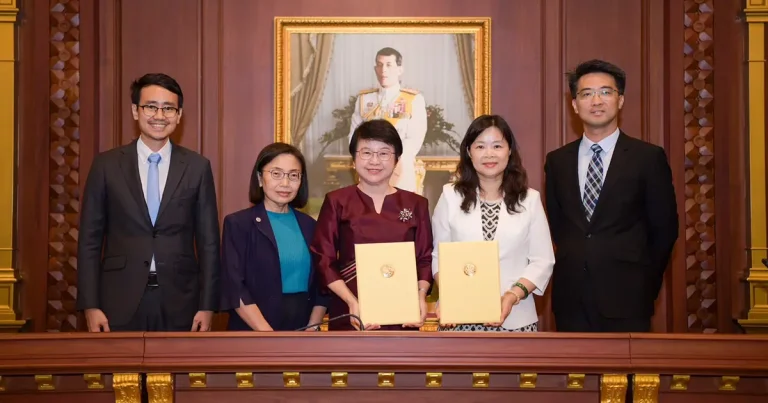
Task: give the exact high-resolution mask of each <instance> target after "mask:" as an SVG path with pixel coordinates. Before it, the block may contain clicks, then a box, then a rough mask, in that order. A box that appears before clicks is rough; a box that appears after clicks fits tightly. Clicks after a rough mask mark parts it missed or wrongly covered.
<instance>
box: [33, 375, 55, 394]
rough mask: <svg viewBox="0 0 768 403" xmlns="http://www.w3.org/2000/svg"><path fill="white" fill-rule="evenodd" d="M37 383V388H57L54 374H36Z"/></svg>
mask: <svg viewBox="0 0 768 403" xmlns="http://www.w3.org/2000/svg"><path fill="white" fill-rule="evenodd" d="M35 383H36V384H37V390H54V389H56V386H55V385H54V384H53V375H35Z"/></svg>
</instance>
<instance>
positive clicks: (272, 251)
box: [221, 203, 327, 330]
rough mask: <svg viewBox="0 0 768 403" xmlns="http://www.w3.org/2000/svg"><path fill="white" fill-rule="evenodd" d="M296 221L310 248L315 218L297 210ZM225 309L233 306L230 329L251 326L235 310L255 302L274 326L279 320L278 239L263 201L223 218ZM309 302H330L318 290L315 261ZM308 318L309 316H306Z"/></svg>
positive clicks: (242, 328) (310, 303)
mask: <svg viewBox="0 0 768 403" xmlns="http://www.w3.org/2000/svg"><path fill="white" fill-rule="evenodd" d="M294 213H295V214H296V221H298V223H299V228H301V232H302V234H303V235H304V241H305V242H306V244H307V248H309V244H310V243H311V242H312V237H313V236H314V233H315V219H314V218H312V217H310V216H308V215H306V214H304V213H302V212H300V211H296V210H294ZM221 262H222V285H223V290H222V303H221V309H222V310H231V312H230V315H229V324H228V326H227V327H228V328H229V329H230V330H252V329H251V328H250V326H248V325H247V324H246V323H245V321H243V320H242V319H241V318H240V316H239V315H238V314H237V313H236V312H234V309H235V308H239V307H240V299H242V300H243V303H244V304H245V305H250V304H256V306H258V307H259V310H260V311H261V314H262V315H264V319H266V321H267V323H269V325H270V326H272V327H273V328H274V327H276V325H277V324H278V323H280V314H281V312H282V311H281V298H282V294H283V292H282V290H283V280H282V276H281V274H280V273H281V272H280V256H279V254H278V251H277V241H276V240H275V234H274V232H272V225H271V224H270V223H269V216H268V215H267V211H266V209H265V208H264V204H263V203H259V204H257V205H255V206H253V207H250V208H247V209H244V210H240V211H238V212H235V213H232V214H229V215H228V216H226V217H225V218H224V228H223V236H222V256H221ZM308 290H309V297H308V300H307V304H308V305H309V306H310V307H312V306H316V305H322V306H327V297H325V296H321V295H320V294H319V290H318V287H317V286H316V281H315V264H314V263H312V264H311V266H310V272H309V284H308ZM307 320H309V318H307Z"/></svg>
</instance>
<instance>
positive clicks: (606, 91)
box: [576, 88, 619, 99]
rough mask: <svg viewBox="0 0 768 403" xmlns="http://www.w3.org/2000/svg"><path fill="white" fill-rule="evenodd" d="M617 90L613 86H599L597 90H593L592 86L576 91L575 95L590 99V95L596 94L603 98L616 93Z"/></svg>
mask: <svg viewBox="0 0 768 403" xmlns="http://www.w3.org/2000/svg"><path fill="white" fill-rule="evenodd" d="M618 92H619V91H617V90H614V89H613V88H600V89H597V90H594V89H592V88H586V89H583V90H581V91H579V92H577V93H576V96H577V97H578V98H579V99H592V97H594V96H595V94H597V96H599V97H600V99H605V98H609V97H612V96H613V94H615V93H618Z"/></svg>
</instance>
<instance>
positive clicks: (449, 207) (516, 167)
mask: <svg viewBox="0 0 768 403" xmlns="http://www.w3.org/2000/svg"><path fill="white" fill-rule="evenodd" d="M457 178H458V179H457V180H456V182H455V183H451V184H447V185H445V186H444V187H443V193H442V195H441V196H440V200H439V201H438V202H437V206H436V207H435V211H434V214H433V216H432V233H433V237H434V238H433V239H434V248H433V252H432V274H433V275H434V277H435V281H437V280H438V278H439V272H438V268H439V267H440V262H439V261H438V254H437V251H438V245H439V243H440V242H463V241H490V240H496V241H497V242H498V245H499V263H500V270H501V289H500V290H499V294H500V296H501V318H500V320H499V322H498V323H491V324H476V325H459V326H455V327H454V326H444V327H441V328H440V330H443V331H445V330H454V331H456V330H458V331H462V330H463V331H512V332H535V331H538V315H537V314H536V304H535V303H534V300H533V297H530V294H536V295H542V294H543V293H544V290H545V289H546V287H547V283H549V278H550V276H551V275H552V267H553V266H554V264H555V254H554V251H553V248H552V239H551V238H550V235H549V225H548V224H547V217H546V215H545V214H544V207H543V205H542V202H541V196H540V195H539V192H537V191H536V190H534V189H531V188H529V187H528V179H527V175H526V172H525V169H524V168H523V165H522V161H521V159H520V154H519V153H518V150H517V142H516V141H515V137H514V135H513V134H512V130H511V129H510V128H509V125H508V124H507V122H505V121H504V119H503V118H501V117H500V116H497V115H492V116H491V115H484V116H480V117H478V118H477V119H475V120H474V121H473V122H472V124H471V125H470V126H469V129H467V133H466V135H465V136H464V140H463V141H462V143H461V149H460V158H459V164H458V167H457ZM438 315H439V302H438Z"/></svg>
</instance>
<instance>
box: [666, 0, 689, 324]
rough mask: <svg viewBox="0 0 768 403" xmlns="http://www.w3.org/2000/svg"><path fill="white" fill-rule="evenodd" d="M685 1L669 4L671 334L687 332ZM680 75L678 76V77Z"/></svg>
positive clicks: (668, 279)
mask: <svg viewBox="0 0 768 403" xmlns="http://www.w3.org/2000/svg"><path fill="white" fill-rule="evenodd" d="M684 1H685V0H671V1H669V2H667V3H666V4H667V5H666V7H667V12H666V16H667V17H666V24H665V26H666V31H667V38H668V39H667V42H666V47H667V49H666V50H667V68H666V74H665V76H666V93H667V105H668V108H667V115H666V117H665V124H666V127H665V130H666V132H667V133H668V136H667V138H666V143H667V157H668V158H669V164H670V168H671V170H672V180H673V181H674V183H675V196H676V198H677V214H678V219H679V220H680V228H679V230H678V241H677V244H676V245H675V248H674V250H673V252H672V257H671V262H670V267H669V268H668V269H667V274H666V280H667V281H666V282H667V284H669V287H668V288H667V289H666V290H665V291H666V296H667V298H668V301H669V304H668V309H669V315H668V316H667V318H668V321H667V325H668V328H667V329H668V331H670V332H676V333H683V332H687V329H688V310H687V302H688V298H687V295H686V293H687V291H686V258H687V255H686V248H685V245H686V244H685V228H686V226H685V217H686V215H685V192H684V191H683V188H684V185H685V124H684V120H683V118H684V97H685V94H684V86H685V82H684V80H683V79H682V78H681V76H682V74H680V73H682V71H683V57H684V53H683V48H684V44H685V36H684V30H685V6H684ZM676 72H677V73H676Z"/></svg>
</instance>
